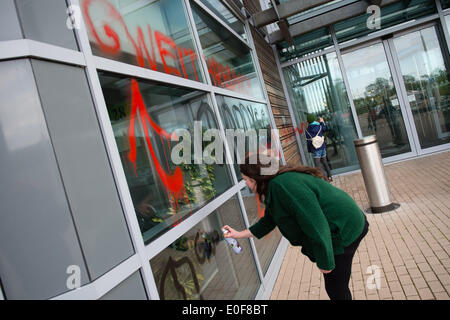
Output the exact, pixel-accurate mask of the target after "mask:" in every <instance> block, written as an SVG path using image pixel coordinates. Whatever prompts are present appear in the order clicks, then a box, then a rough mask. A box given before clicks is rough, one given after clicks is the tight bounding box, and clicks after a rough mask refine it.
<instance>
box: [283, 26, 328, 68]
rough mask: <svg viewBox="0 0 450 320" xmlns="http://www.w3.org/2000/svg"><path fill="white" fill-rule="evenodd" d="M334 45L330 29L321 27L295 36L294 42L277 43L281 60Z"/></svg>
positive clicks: (302, 55)
mask: <svg viewBox="0 0 450 320" xmlns="http://www.w3.org/2000/svg"><path fill="white" fill-rule="evenodd" d="M332 46H333V39H332V38H331V34H330V29H329V28H328V27H325V28H321V29H318V30H315V31H312V32H308V33H306V34H302V35H300V36H297V37H295V38H294V44H292V45H291V44H289V43H288V42H286V41H283V42H280V43H277V49H278V54H279V56H280V62H286V61H290V60H294V59H297V58H301V57H304V56H307V55H308V54H313V53H316V52H319V51H322V50H325V49H328V48H331V47H332Z"/></svg>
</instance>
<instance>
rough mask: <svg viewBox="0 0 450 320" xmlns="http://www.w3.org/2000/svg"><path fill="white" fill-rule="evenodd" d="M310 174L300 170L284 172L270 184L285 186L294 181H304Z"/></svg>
mask: <svg viewBox="0 0 450 320" xmlns="http://www.w3.org/2000/svg"><path fill="white" fill-rule="evenodd" d="M308 176H310V175H309V174H306V173H302V172H298V171H288V172H284V173H281V174H279V175H277V176H276V177H275V178H273V179H272V180H270V183H269V186H270V185H272V186H284V185H289V184H293V183H294V184H295V183H302V182H303V181H304V180H305V179H308Z"/></svg>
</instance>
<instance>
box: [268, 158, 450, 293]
mask: <svg viewBox="0 0 450 320" xmlns="http://www.w3.org/2000/svg"><path fill="white" fill-rule="evenodd" d="M385 171H386V174H387V178H388V180H389V185H390V190H391V194H392V198H393V201H394V202H396V203H399V204H400V205H401V206H400V208H398V209H397V210H395V211H391V212H386V213H382V214H368V215H367V217H368V221H369V224H370V228H369V233H368V234H367V236H366V237H365V238H364V240H363V241H362V242H361V245H360V247H359V248H358V251H357V252H356V255H355V258H354V260H353V267H352V276H351V279H350V289H351V291H352V295H353V299H362V300H374V299H375V300H378V299H383V300H385V299H388V300H391V299H394V300H397V299H402V300H404V299H408V300H409V299H411V300H414V299H420V300H428V299H438V300H441V299H446V300H448V299H449V294H450V274H449V270H450V259H449V253H450V244H449V238H450V231H449V224H450V219H449V218H450V152H444V153H439V154H434V155H431V156H426V157H422V158H417V159H414V160H409V161H404V162H400V163H395V164H391V165H387V166H386V167H385ZM334 184H335V185H336V186H337V187H338V188H341V189H343V190H345V191H346V192H348V193H349V194H350V195H352V196H353V198H354V199H355V200H356V201H357V203H358V204H359V205H360V206H361V208H364V209H366V208H368V207H369V201H368V198H367V195H366V192H365V188H364V182H363V179H362V175H361V174H360V173H355V174H351V175H345V176H340V177H337V178H336V179H335V182H334ZM371 266H372V267H371ZM377 268H379V269H378V270H377ZM377 273H378V274H379V275H380V278H379V279H380V281H379V288H378V289H377V288H376V287H377V286H376V281H374V280H373V279H374V278H375V275H376V274H377ZM271 299H299V300H317V299H325V300H328V296H327V294H326V292H325V287H324V281H323V276H321V273H320V272H319V270H318V269H317V266H316V265H315V264H313V263H311V262H310V261H309V259H308V258H306V257H304V256H303V255H302V254H301V253H300V248H299V247H292V246H290V245H289V247H288V249H287V252H286V256H285V258H284V261H283V264H282V266H281V269H280V273H279V275H278V278H277V281H276V283H275V286H274V289H273V292H272V296H271Z"/></svg>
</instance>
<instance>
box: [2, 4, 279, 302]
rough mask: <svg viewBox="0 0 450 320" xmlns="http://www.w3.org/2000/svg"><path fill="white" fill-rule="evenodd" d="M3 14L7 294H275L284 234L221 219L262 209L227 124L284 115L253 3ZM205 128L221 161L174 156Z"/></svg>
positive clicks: (32, 7) (41, 8) (245, 218)
mask: <svg viewBox="0 0 450 320" xmlns="http://www.w3.org/2000/svg"><path fill="white" fill-rule="evenodd" d="M38 3H39V5H38ZM0 21H1V22H0V25H1V26H2V28H1V31H0V49H1V50H0V70H1V76H0V83H1V84H0V101H1V104H0V141H1V142H0V163H1V165H0V168H1V169H0V177H1V178H2V179H1V180H2V183H1V188H2V192H1V196H0V199H1V202H2V214H1V218H0V219H1V223H0V234H1V236H0V243H1V244H0V251H1V252H2V259H1V262H0V278H1V287H2V291H1V293H2V294H1V295H0V298H3V299H49V298H52V299H183V300H192V299H195V300H198V299H255V298H258V297H260V298H263V297H268V295H269V294H270V286H271V284H270V283H269V281H272V285H273V283H274V280H273V279H274V275H276V274H277V272H278V269H279V267H280V266H281V261H282V260H281V259H276V258H274V257H276V256H277V255H278V256H280V255H281V256H282V255H283V253H284V251H285V250H286V248H287V242H283V240H282V238H281V235H280V233H279V232H278V231H277V230H275V231H273V232H272V233H271V234H270V235H268V236H266V237H265V238H264V239H261V240H260V241H255V240H253V239H249V240H247V239H245V240H241V241H240V244H241V246H242V248H243V250H242V253H241V254H239V255H237V254H235V253H234V252H233V250H232V249H231V248H230V247H229V245H228V244H227V243H226V241H225V240H224V237H223V235H222V232H221V227H222V226H224V225H227V224H228V225H230V226H232V227H234V228H236V229H238V230H242V229H245V228H248V227H249V226H250V225H251V224H253V223H255V222H256V221H257V220H258V219H259V218H260V217H262V216H263V215H264V205H263V204H261V203H259V200H258V198H257V197H256V196H255V194H253V193H251V192H250V190H248V189H247V187H246V185H245V182H244V181H243V180H242V177H241V175H240V172H239V170H238V168H237V167H236V165H233V164H232V163H235V162H232V161H228V160H229V159H232V157H233V156H234V154H235V152H236V150H235V149H234V147H233V146H231V145H229V144H228V141H227V140H226V139H224V137H225V130H227V129H244V130H249V129H256V130H259V129H266V130H267V134H266V136H264V137H262V136H258V139H265V141H267V140H268V139H269V142H270V137H269V138H268V135H270V129H272V128H274V127H275V125H274V121H273V116H272V114H271V111H270V108H269V107H268V100H267V92H265V87H264V86H263V81H262V77H261V75H260V73H259V72H260V71H258V70H259V69H258V66H257V65H256V63H257V61H258V59H257V56H256V53H255V51H254V45H253V40H252V38H251V36H250V34H249V28H250V27H249V25H248V21H246V20H245V17H244V16H243V15H242V13H240V12H233V11H232V8H230V7H228V6H227V5H226V2H223V1H218V0H217V1H216V0H214V1H212V0H201V1H200V0H182V1H178V0H177V1H173V0H149V1H142V0H68V1H67V2H66V1H61V0H47V1H27V0H6V1H2V4H0ZM66 100H67V101H66ZM198 124H199V125H198ZM213 129H214V130H215V131H212V130H213ZM208 130H209V131H210V132H215V133H217V135H216V136H214V135H213V136H212V137H211V138H212V139H215V140H217V141H219V142H220V143H219V145H221V146H222V147H223V148H221V149H222V153H223V154H218V153H217V152H216V153H215V154H214V157H216V159H217V158H218V157H219V156H221V157H223V161H217V162H213V163H209V162H207V161H200V162H197V161H196V160H197V159H195V158H194V154H192V155H191V156H192V157H191V159H189V160H191V161H185V162H182V163H175V162H174V161H173V160H172V159H173V157H172V153H171V152H172V151H173V150H174V149H175V148H176V145H177V143H178V142H179V141H180V138H181V139H183V140H184V139H185V136H184V135H182V134H183V133H189V134H191V135H190V136H186V137H191V138H193V139H195V134H197V133H200V134H204V135H206V133H207V132H209V131H208ZM174 137H175V139H174ZM209 141H212V140H207V139H203V140H202V141H200V143H201V144H202V145H201V147H202V150H204V149H205V148H206V147H207V146H208V143H209ZM217 141H216V142H217ZM194 144H195V142H194ZM266 146H267V144H266ZM183 152H186V151H185V150H183ZM218 160H219V159H218ZM6 186H10V187H8V188H7V187H6ZM19 198H20V199H22V200H20V199H19ZM24 199H29V200H30V201H28V200H26V201H23V200H24ZM32 203H34V204H35V205H36V206H37V207H34V206H33V205H32ZM18 229H20V230H21V231H20V232H17V230H18ZM74 289H77V290H74Z"/></svg>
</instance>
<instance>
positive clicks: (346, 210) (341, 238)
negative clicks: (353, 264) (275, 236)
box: [249, 172, 365, 270]
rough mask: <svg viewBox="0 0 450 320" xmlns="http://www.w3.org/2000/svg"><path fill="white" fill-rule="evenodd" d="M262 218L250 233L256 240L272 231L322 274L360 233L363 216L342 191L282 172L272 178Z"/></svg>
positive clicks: (311, 178)
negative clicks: (298, 249)
mask: <svg viewBox="0 0 450 320" xmlns="http://www.w3.org/2000/svg"><path fill="white" fill-rule="evenodd" d="M265 205H266V210H265V213H264V217H262V218H261V219H260V220H259V221H258V222H257V223H255V224H254V225H252V226H251V227H250V228H249V229H250V232H251V233H252V234H253V235H254V236H255V237H256V238H258V239H260V238H262V237H264V236H265V235H267V234H268V233H269V232H271V231H272V230H273V229H274V228H275V227H278V229H279V230H280V232H281V234H282V235H283V236H284V237H285V238H286V239H287V240H289V242H290V243H291V244H292V245H294V246H301V247H302V249H301V252H302V253H303V254H305V255H306V256H307V257H308V258H309V259H310V260H311V261H312V262H316V263H317V266H318V267H319V268H320V269H323V270H333V269H334V268H335V263H334V256H335V255H339V254H343V253H344V248H345V247H347V246H348V245H350V244H351V243H352V242H353V241H355V240H356V239H357V238H358V237H359V236H360V235H361V233H362V232H363V228H364V224H365V216H364V213H363V212H362V210H361V209H360V208H359V206H358V205H357V204H356V202H355V201H354V200H353V199H352V198H351V197H350V196H349V195H348V194H347V193H345V192H344V191H342V190H341V189H338V188H336V187H334V186H333V185H332V184H330V183H328V182H326V181H324V180H322V179H320V178H317V177H314V176H312V175H309V174H305V173H299V172H285V173H283V174H280V175H278V176H276V177H275V178H273V179H272V180H271V181H270V182H269V185H268V192H267V196H266V198H265Z"/></svg>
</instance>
